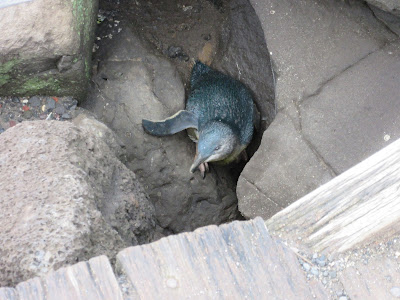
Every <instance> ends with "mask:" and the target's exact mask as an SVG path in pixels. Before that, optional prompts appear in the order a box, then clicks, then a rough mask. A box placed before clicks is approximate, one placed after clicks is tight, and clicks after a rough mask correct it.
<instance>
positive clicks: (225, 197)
mask: <svg viewBox="0 0 400 300" xmlns="http://www.w3.org/2000/svg"><path fill="white" fill-rule="evenodd" d="M121 27H122V28H123V30H122V32H121V33H120V34H119V35H115V36H114V37H113V39H112V41H111V42H107V43H106V44H105V45H101V46H100V48H99V50H98V56H97V59H98V60H99V66H98V72H97V75H96V76H95V77H94V79H93V80H94V86H93V90H92V92H91V96H90V98H89V101H87V102H86V103H85V104H84V105H85V107H87V108H88V109H90V110H92V111H94V113H95V114H96V115H97V116H98V117H99V118H100V119H101V120H103V121H104V122H105V123H106V124H108V125H109V126H110V127H111V128H112V129H113V130H114V131H115V132H116V133H117V135H118V136H119V137H120V138H121V140H122V141H123V142H124V144H125V145H126V149H127V166H128V167H129V168H130V169H131V170H134V172H135V173H136V174H137V176H138V178H139V180H140V181H141V182H142V184H143V186H144V187H145V189H146V192H147V193H148V195H149V196H150V199H151V201H152V202H153V203H154V205H155V208H156V215H157V220H158V222H159V225H160V227H161V228H163V229H165V230H164V233H166V234H168V233H171V232H182V231H187V230H193V229H195V228H197V227H200V226H204V225H208V224H220V223H222V222H225V221H228V220H230V219H232V218H234V217H236V212H237V203H236V195H235V192H234V191H233V190H232V188H230V186H233V183H231V182H230V180H231V179H230V177H229V174H228V173H227V172H226V171H223V170H221V169H219V168H217V167H213V168H212V171H211V172H210V173H209V174H207V176H206V178H205V180H203V179H202V178H201V176H200V175H199V174H198V173H196V174H191V173H190V172H189V169H190V165H191V163H192V162H193V158H194V155H195V144H194V143H192V142H191V141H190V139H189V138H188V137H187V135H186V133H185V132H182V133H179V134H176V135H173V136H170V137H163V138H160V137H154V136H150V135H148V134H146V133H145V132H144V131H143V128H142V125H141V121H142V119H143V118H146V119H152V120H157V119H164V118H166V117H168V116H171V115H173V114H174V113H176V112H177V111H178V110H180V109H183V108H184V107H185V95H184V87H183V84H182V81H181V79H180V78H179V75H178V74H177V72H176V70H175V69H174V68H173V67H172V65H171V64H170V63H169V62H168V61H167V60H165V59H163V58H160V57H156V56H154V55H151V54H150V53H149V52H148V50H147V49H146V48H144V47H143V46H142V44H141V41H140V40H139V39H138V38H137V37H136V35H135V34H133V33H132V31H131V30H130V29H129V28H128V27H127V26H124V25H122V26H121Z"/></svg>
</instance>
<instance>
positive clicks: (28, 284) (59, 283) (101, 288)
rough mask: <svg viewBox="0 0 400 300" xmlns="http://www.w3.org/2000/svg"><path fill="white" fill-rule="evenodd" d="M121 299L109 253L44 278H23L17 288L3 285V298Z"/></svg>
mask: <svg viewBox="0 0 400 300" xmlns="http://www.w3.org/2000/svg"><path fill="white" fill-rule="evenodd" d="M3 299H4V300H14V299H15V300H72V299H73V300H110V299H113V300H122V299H123V297H122V292H121V290H120V289H119V285H118V282H117V279H116V278H115V275H114V273H113V270H112V268H111V265H110V262H109V261H108V258H107V257H106V256H104V255H103V256H98V257H95V258H92V259H90V260H89V261H88V262H79V263H77V264H75V265H73V266H69V267H65V268H61V269H59V270H57V271H55V272H51V273H49V274H48V275H47V276H45V277H44V278H42V279H40V278H38V277H35V278H32V279H30V280H27V281H24V282H22V283H20V284H18V285H17V287H16V289H11V288H0V300H3Z"/></svg>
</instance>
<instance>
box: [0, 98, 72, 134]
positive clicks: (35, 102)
mask: <svg viewBox="0 0 400 300" xmlns="http://www.w3.org/2000/svg"><path fill="white" fill-rule="evenodd" d="M77 104H78V101H77V100H75V99H73V98H72V97H59V98H58V97H42V96H33V97H30V98H25V97H16V96H12V97H0V108H1V109H0V133H2V132H4V131H5V130H7V129H8V128H10V127H12V126H15V125H16V124H17V123H18V122H23V121H31V120H38V119H39V120H60V121H64V120H70V119H72V118H73V117H74V116H76V115H77V113H78V112H77V110H76V108H77ZM50 113H51V114H50Z"/></svg>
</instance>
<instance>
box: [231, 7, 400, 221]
mask: <svg viewBox="0 0 400 300" xmlns="http://www.w3.org/2000/svg"><path fill="white" fill-rule="evenodd" d="M251 2H252V4H253V6H254V8H255V10H256V12H257V15H258V16H259V18H260V20H261V23H262V26H263V29H264V33H265V37H266V40H267V45H268V48H269V51H270V53H271V59H272V61H273V65H274V66H275V67H276V69H275V71H276V73H277V77H278V78H277V85H276V101H277V106H278V109H279V110H278V111H279V112H278V115H277V117H276V120H275V121H274V122H273V123H272V125H271V126H270V128H269V129H267V131H266V132H265V133H264V135H263V141H262V144H261V146H260V150H258V152H257V153H256V154H255V156H254V157H253V158H252V159H251V161H250V162H249V163H248V164H247V165H246V167H245V169H244V171H243V172H242V175H241V177H240V178H239V181H238V187H237V193H238V195H239V207H240V211H241V212H242V213H243V214H244V215H245V216H246V217H254V216H257V215H260V216H262V217H264V218H268V217H270V216H272V214H273V213H274V212H276V210H277V207H285V206H287V205H288V204H290V203H292V202H293V201H295V200H297V199H298V198H299V197H301V196H303V195H304V194H306V193H308V192H310V191H311V190H313V189H314V188H316V187H317V186H319V185H321V184H323V183H325V182H326V181H327V180H329V178H332V177H333V176H335V175H337V174H338V173H339V172H342V171H343V170H344V169H346V168H349V167H350V166H352V165H354V164H356V163H357V162H359V161H360V160H361V159H363V158H365V157H366V156H368V155H370V154H372V152H373V151H376V150H377V149H378V148H379V147H382V146H383V143H382V138H383V136H382V134H381V133H382V132H383V131H385V130H390V133H391V135H392V136H394V135H395V134H394V133H392V132H393V131H395V128H394V126H391V127H389V126H388V123H390V122H393V121H394V119H393V118H394V117H395V116H394V113H393V114H391V115H389V114H386V115H387V117H388V119H387V121H385V123H380V124H376V125H373V124H374V123H376V121H377V120H378V119H379V113H378V110H375V109H371V110H370V111H371V112H370V114H369V115H368V116H369V117H368V118H365V119H360V118H361V117H362V114H361V111H362V110H363V109H366V108H365V107H368V106H369V107H378V106H379V105H381V103H382V100H381V96H380V94H379V93H373V94H372V95H371V97H370V98H368V100H365V99H364V98H365V97H366V96H367V94H366V93H365V92H363V89H365V87H368V86H370V87H371V86H375V88H377V87H379V89H378V90H381V91H382V92H383V89H385V88H386V89H389V90H390V91H387V92H385V93H383V94H382V96H383V97H385V95H390V97H389V99H386V100H385V101H383V103H385V110H392V111H397V110H398V105H397V102H398V101H397V102H396V101H395V99H394V98H395V97H393V96H392V95H395V94H396V93H398V92H397V91H398V90H397V88H396V87H395V84H394V82H395V81H396V80H395V79H390V78H392V77H391V76H395V77H393V78H398V77H397V76H398V74H397V72H396V71H394V69H392V68H390V69H389V71H388V73H387V75H385V77H384V78H383V77H382V76H379V75H378V74H381V75H382V74H385V72H386V69H387V67H385V65H383V66H381V65H380V63H379V60H378V58H377V57H376V56H375V52H377V53H378V52H380V51H382V54H381V55H383V56H385V55H386V56H390V55H393V54H389V52H390V51H389V50H386V52H385V50H381V49H386V48H384V47H386V45H387V44H388V43H391V42H393V41H395V40H397V36H396V35H395V34H393V33H392V32H391V31H389V30H388V29H387V28H386V27H385V26H384V25H383V24H382V23H381V22H380V21H378V20H377V19H376V18H375V17H374V15H373V13H372V12H371V10H370V9H369V8H368V6H367V5H366V4H364V3H362V2H359V1H351V2H349V3H346V2H343V1H309V0H306V1H294V0H284V1H281V0H280V1H276V0H263V1H251ZM393 51H394V50H393ZM393 51H392V52H393ZM384 53H386V54H384ZM376 55H377V54H376ZM370 57H372V61H375V59H377V61H376V63H373V62H372V61H371V60H369V59H370ZM387 59H388V61H387V63H389V61H392V62H393V59H390V58H387ZM364 61H365V62H367V61H369V62H370V63H371V66H370V67H369V68H366V69H368V70H369V71H370V72H366V73H363V72H362V71H361V69H359V70H358V71H354V73H352V69H353V68H356V67H357V66H358V65H360V64H361V65H362V64H363V63H364ZM380 61H381V62H382V61H386V59H383V58H382V59H381V60H380ZM374 68H375V72H374V71H373V70H374ZM393 68H395V66H393ZM346 74H351V75H349V76H346ZM361 75H362V76H361ZM342 76H343V78H345V79H343V80H341V81H340V83H339V81H338V80H339V79H340V78H341V77H342ZM357 76H360V78H362V79H358V78H357ZM333 82H337V83H338V84H336V85H335V86H334V87H333V86H332V89H330V90H329V94H325V93H324V91H325V86H330V85H331V84H333ZM397 86H398V83H397ZM368 90H370V89H368ZM370 91H371V90H370ZM313 98H314V100H313ZM308 101H310V104H308ZM320 101H322V102H321V104H319V102H320ZM339 103H340V104H339ZM363 103H365V104H366V105H365V106H364V108H362V107H363V106H362V104H363ZM359 104H361V106H360V105H359ZM321 110H323V113H322V112H321ZM380 112H383V109H382V110H380ZM371 115H373V116H374V117H373V118H372V117H371ZM391 118H392V119H391ZM360 120H361V121H362V122H360ZM316 121H318V124H315V122H316ZM357 122H358V123H357ZM358 124H359V125H358ZM367 124H368V126H367ZM374 126H375V128H376V129H374V132H375V133H376V134H372V133H371V132H370V130H371V128H373V127H374ZM341 128H346V130H347V129H349V128H351V129H352V134H351V138H348V132H346V130H342V129H341ZM378 128H379V129H378ZM336 132H337V133H336ZM339 133H340V134H339ZM378 133H379V134H378ZM346 135H347V136H346ZM356 136H357V137H358V138H355V137H356ZM362 136H367V138H362ZM369 139H370V140H369ZM350 141H352V143H351V144H350ZM354 141H356V143H354ZM314 143H315V144H314ZM343 143H346V147H343ZM322 145H323V146H322ZM371 145H375V146H373V147H372V146H371ZM352 147H353V148H352ZM353 149H354V150H353ZM343 158H348V159H347V160H346V159H343ZM257 194H258V195H263V197H257ZM257 208H262V209H257Z"/></svg>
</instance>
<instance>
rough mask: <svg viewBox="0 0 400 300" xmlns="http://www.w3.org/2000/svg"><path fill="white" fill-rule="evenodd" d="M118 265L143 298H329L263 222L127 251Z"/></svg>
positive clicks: (225, 227) (230, 226) (208, 229)
mask: <svg viewBox="0 0 400 300" xmlns="http://www.w3.org/2000/svg"><path fill="white" fill-rule="evenodd" d="M117 263H118V264H119V268H120V269H121V272H122V273H123V274H126V276H127V278H128V280H129V281H130V284H131V286H132V287H133V288H134V289H135V293H136V294H137V295H138V297H139V298H140V299H188V298H195V299H246V298H249V299H311V298H312V297H313V294H314V295H315V296H316V297H317V299H318V298H319V299H326V297H327V296H326V295H325V293H324V291H323V289H322V287H320V288H319V289H316V292H313V291H311V289H310V288H309V286H308V285H307V282H306V280H305V275H304V273H303V272H302V271H301V269H300V266H299V263H298V262H297V259H296V257H295V255H294V254H293V252H291V251H290V250H289V249H287V248H286V247H285V246H284V245H282V244H280V243H279V242H278V243H277V242H275V241H273V240H272V239H271V237H270V236H269V234H268V232H267V230H266V227H265V225H264V222H263V220H262V219H261V218H257V219H256V220H253V221H248V222H233V223H231V224H228V225H223V226H220V227H217V226H207V227H204V228H200V229H197V230H196V231H194V232H192V233H184V234H180V235H176V236H170V237H168V238H163V239H161V240H159V241H157V242H155V243H152V244H148V245H143V246H136V247H131V248H127V249H125V250H123V251H121V252H120V253H119V254H118V255H117Z"/></svg>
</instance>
